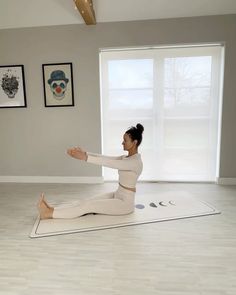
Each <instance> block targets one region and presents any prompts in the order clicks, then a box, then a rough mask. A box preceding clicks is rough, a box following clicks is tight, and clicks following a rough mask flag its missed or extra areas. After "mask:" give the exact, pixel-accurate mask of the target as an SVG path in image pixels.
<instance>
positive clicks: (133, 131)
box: [125, 123, 144, 147]
mask: <svg viewBox="0 0 236 295" xmlns="http://www.w3.org/2000/svg"><path fill="white" fill-rule="evenodd" d="M143 130H144V128H143V125H141V124H140V123H138V124H137V125H136V127H133V126H132V127H130V128H129V129H128V130H127V131H126V132H125V133H127V134H129V136H130V138H131V139H132V140H133V141H134V140H137V147H138V146H139V145H140V143H141V142H142V139H143V136H142V134H143Z"/></svg>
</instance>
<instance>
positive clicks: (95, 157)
mask: <svg viewBox="0 0 236 295" xmlns="http://www.w3.org/2000/svg"><path fill="white" fill-rule="evenodd" d="M87 156H88V157H87V162H88V163H92V164H96V165H100V166H104V167H109V168H113V169H118V174H119V183H120V184H121V185H123V186H126V187H130V188H135V186H136V183H137V180H138V178H139V176H140V174H141V172H142V170H143V162H142V159H141V155H140V154H139V153H136V154H134V155H132V156H125V155H122V156H119V157H110V156H104V155H100V154H94V153H90V152H87Z"/></svg>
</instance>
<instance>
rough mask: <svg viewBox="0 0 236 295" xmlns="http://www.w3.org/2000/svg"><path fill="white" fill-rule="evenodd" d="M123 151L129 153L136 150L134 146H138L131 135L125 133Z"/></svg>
mask: <svg viewBox="0 0 236 295" xmlns="http://www.w3.org/2000/svg"><path fill="white" fill-rule="evenodd" d="M122 145H123V149H124V151H129V150H130V149H132V148H134V146H135V145H136V140H134V141H133V140H132V139H131V137H130V136H129V134H127V133H125V134H124V135H123V142H122Z"/></svg>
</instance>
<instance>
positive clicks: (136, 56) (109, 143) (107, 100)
mask: <svg viewBox="0 0 236 295" xmlns="http://www.w3.org/2000/svg"><path fill="white" fill-rule="evenodd" d="M222 68H223V48H222V46H219V45H217V46H192V47H169V48H153V49H132V50H131V49H129V50H112V51H105V50H104V51H101V53H100V86H101V115H102V118H101V119H102V120H101V121H102V147H103V153H104V154H108V155H119V154H122V153H124V152H123V151H122V146H121V142H122V136H123V133H124V132H125V131H126V130H127V129H128V128H129V127H130V126H135V125H136V124H137V123H141V124H143V126H144V133H143V143H142V145H141V146H140V152H141V154H142V158H143V162H144V170H143V173H142V176H141V178H140V179H142V180H157V181H215V179H216V176H217V173H218V164H217V163H218V162H217V161H218V152H219V144H218V143H219V136H220V132H219V131H220V118H221V92H222V87H221V85H222V72H223V69H222ZM103 174H104V179H105V180H114V179H116V178H117V172H116V171H112V170H111V169H106V168H104V173H103Z"/></svg>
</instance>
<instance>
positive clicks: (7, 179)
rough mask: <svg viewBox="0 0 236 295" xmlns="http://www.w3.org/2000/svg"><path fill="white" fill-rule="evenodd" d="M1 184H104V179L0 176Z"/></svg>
mask: <svg viewBox="0 0 236 295" xmlns="http://www.w3.org/2000/svg"><path fill="white" fill-rule="evenodd" d="M1 182H16V183H103V182H104V180H103V177H74V176H70V177H65V176H0V183H1Z"/></svg>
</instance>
